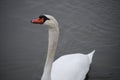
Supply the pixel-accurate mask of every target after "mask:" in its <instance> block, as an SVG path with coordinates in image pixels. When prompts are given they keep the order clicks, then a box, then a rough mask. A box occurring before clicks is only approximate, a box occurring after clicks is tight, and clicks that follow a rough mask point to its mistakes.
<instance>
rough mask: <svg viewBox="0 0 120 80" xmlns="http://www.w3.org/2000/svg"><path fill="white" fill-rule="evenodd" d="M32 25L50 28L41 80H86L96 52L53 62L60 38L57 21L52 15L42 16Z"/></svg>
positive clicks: (65, 57)
mask: <svg viewBox="0 0 120 80" xmlns="http://www.w3.org/2000/svg"><path fill="white" fill-rule="evenodd" d="M32 23H37V24H45V25H47V26H48V28H49V38H48V41H49V42H48V43H49V44H48V52H47V58H46V62H45V67H44V72H43V75H42V78H41V80H84V79H85V76H86V74H87V73H88V71H89V67H90V64H91V62H92V57H93V54H94V52H95V50H94V51H92V52H91V53H89V54H80V53H74V54H69V55H64V56H62V57H60V58H58V59H57V60H55V62H53V61H54V56H55V52H56V48H57V43H58V37H59V27H58V22H57V20H56V19H55V18H54V17H53V16H51V15H41V16H40V17H39V18H37V19H34V20H32Z"/></svg>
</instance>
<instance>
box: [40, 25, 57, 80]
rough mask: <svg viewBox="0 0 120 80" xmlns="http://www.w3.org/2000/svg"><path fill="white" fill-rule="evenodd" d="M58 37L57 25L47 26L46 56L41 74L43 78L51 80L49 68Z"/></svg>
mask: <svg viewBox="0 0 120 80" xmlns="http://www.w3.org/2000/svg"><path fill="white" fill-rule="evenodd" d="M58 37H59V28H58V26H55V27H54V28H49V38H48V52H47V58H46V62H45V67H44V72H43V76H42V77H43V78H45V79H43V80H51V69H52V63H53V61H54V57H55V52H56V48H57V43H58Z"/></svg>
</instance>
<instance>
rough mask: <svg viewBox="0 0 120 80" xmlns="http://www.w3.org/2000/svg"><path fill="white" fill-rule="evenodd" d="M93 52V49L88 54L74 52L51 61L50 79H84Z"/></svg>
mask: <svg viewBox="0 0 120 80" xmlns="http://www.w3.org/2000/svg"><path fill="white" fill-rule="evenodd" d="M93 54H94V51H92V52H91V53H89V54H88V55H85V54H81V53H75V54H70V55H65V56H62V57H60V58H58V59H57V60H55V61H54V63H53V67H52V72H51V80H84V78H85V76H86V74H87V72H88V71H89V66H90V64H91V60H92V57H91V56H90V55H93ZM58 76H59V77H58Z"/></svg>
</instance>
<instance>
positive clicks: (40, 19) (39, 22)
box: [31, 18, 44, 24]
mask: <svg viewBox="0 0 120 80" xmlns="http://www.w3.org/2000/svg"><path fill="white" fill-rule="evenodd" d="M31 22H32V23H34V24H43V23H44V18H37V19H33V20H32V21H31Z"/></svg>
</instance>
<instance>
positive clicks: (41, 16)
mask: <svg viewBox="0 0 120 80" xmlns="http://www.w3.org/2000/svg"><path fill="white" fill-rule="evenodd" d="M42 18H44V21H46V20H50V19H49V18H47V17H46V16H44V15H40V16H39V19H42Z"/></svg>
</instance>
